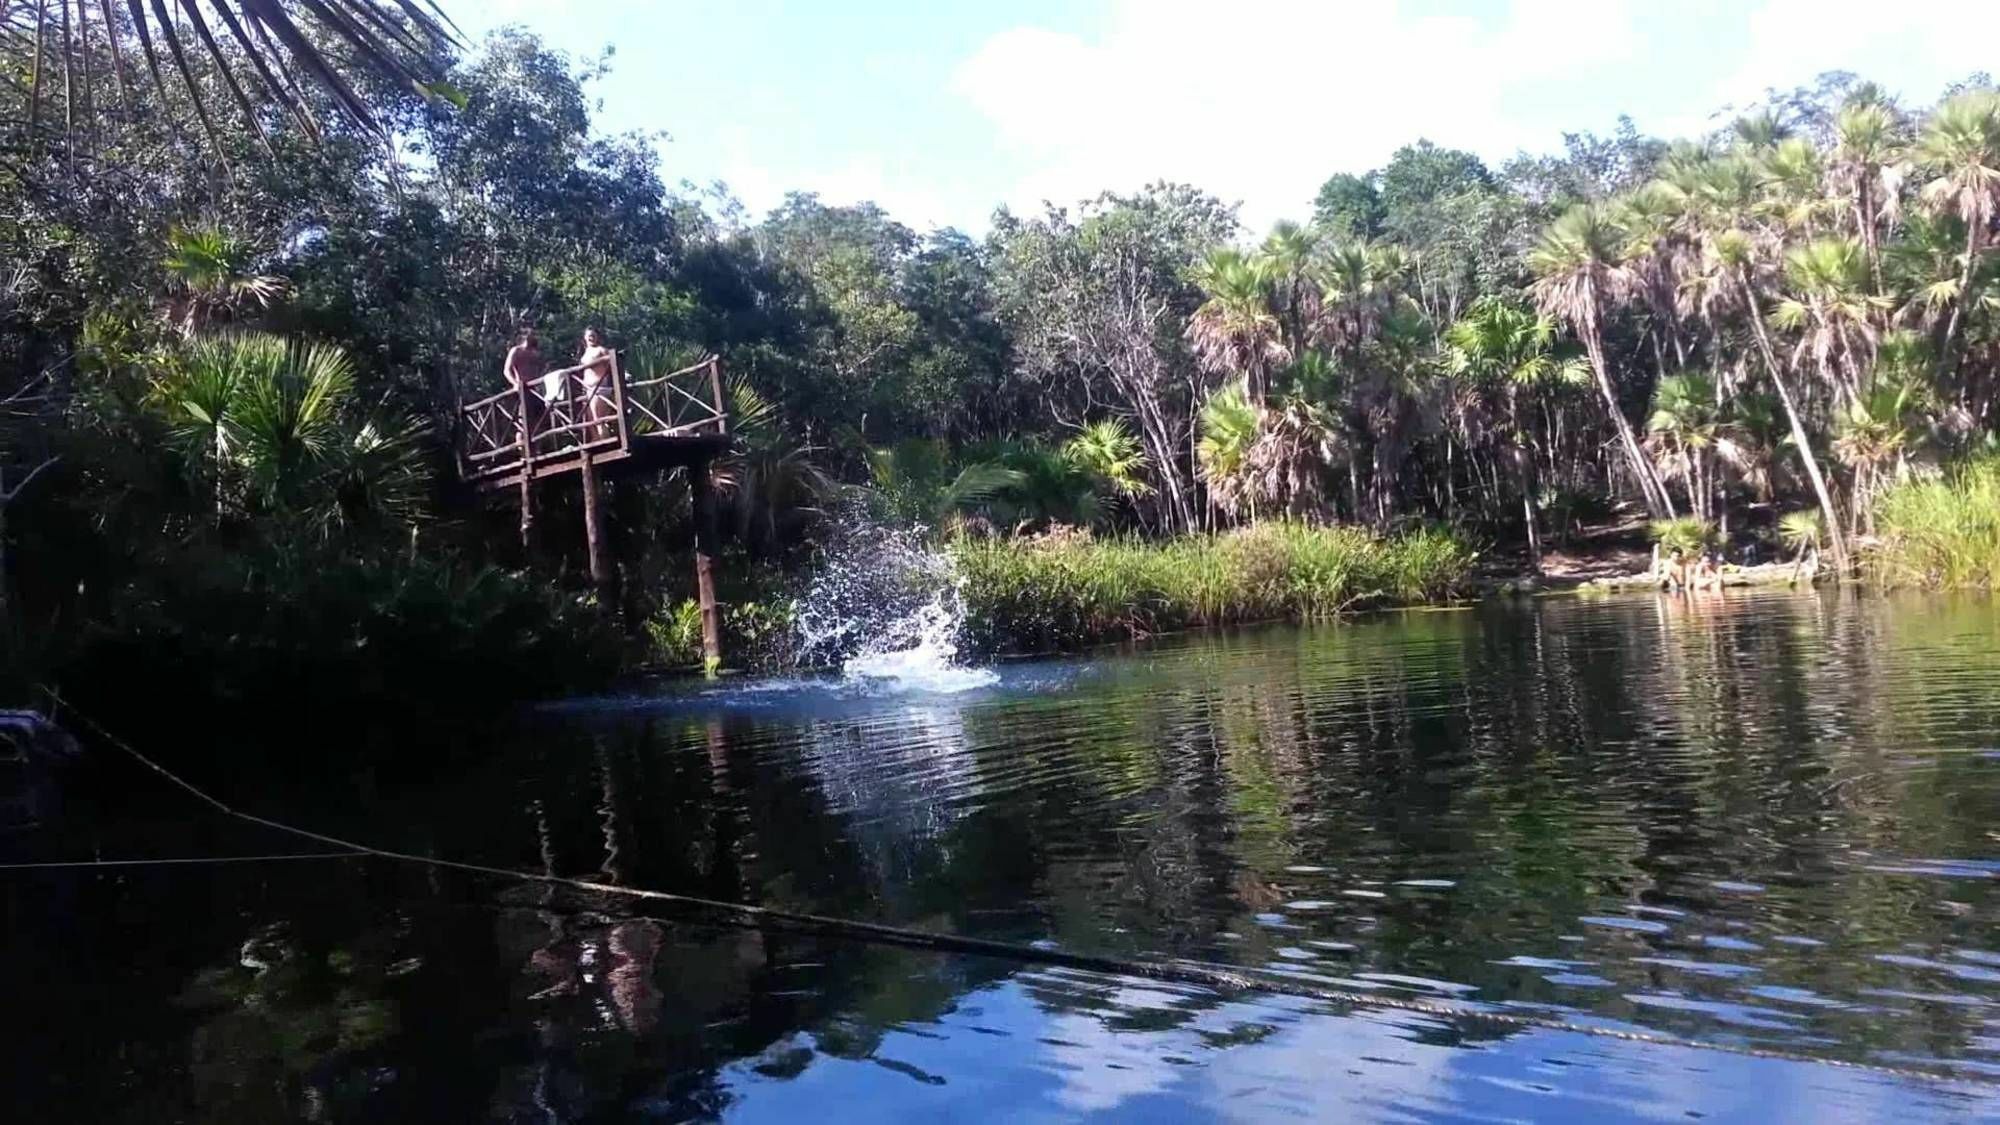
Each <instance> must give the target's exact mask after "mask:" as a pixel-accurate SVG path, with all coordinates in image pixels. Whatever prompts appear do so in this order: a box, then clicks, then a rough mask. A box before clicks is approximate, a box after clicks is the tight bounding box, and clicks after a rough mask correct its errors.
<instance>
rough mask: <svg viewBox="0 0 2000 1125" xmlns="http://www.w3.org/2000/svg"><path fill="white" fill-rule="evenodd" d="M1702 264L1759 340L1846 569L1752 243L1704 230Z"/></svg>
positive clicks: (1733, 230)
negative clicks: (1756, 273)
mask: <svg viewBox="0 0 2000 1125" xmlns="http://www.w3.org/2000/svg"><path fill="white" fill-rule="evenodd" d="M1717 217H1718V218H1721V219H1723V220H1724V221H1727V220H1728V219H1730V218H1732V217H1733V216H1731V215H1729V214H1727V213H1724V214H1721V215H1719V216H1717ZM1707 241H1708V246H1707V250H1706V255H1705V257H1706V261H1707V264H1708V268H1709V271H1710V273H1711V274H1712V275H1714V276H1717V277H1719V278H1721V279H1723V281H1722V284H1721V285H1719V286H1717V287H1716V291H1717V292H1718V293H1729V292H1733V293H1734V294H1735V297H1736V300H1737V302H1738V303H1739V304H1740V306H1741V308H1742V311H1743V313H1744V319H1745V320H1747V321H1748V322H1749V325H1750V336H1751V338H1752V339H1754V340H1755V341H1756V342H1757V353H1758V355H1759V356H1760V357H1761V358H1762V359H1763V361H1764V371H1765V374H1767V375H1768V376H1769V377H1770V379H1771V386H1772V388H1773V389H1774V390H1776V391H1777V392H1778V402H1779V405H1781V406H1783V407H1784V409H1785V420H1786V421H1787V422H1788V423H1789V424H1790V426H1791V431H1792V444H1793V446H1795V447H1796V448H1797V449H1798V451H1799V458H1800V460H1802V461H1803V462H1804V463H1805V467H1806V476H1807V478H1809V479H1810V480H1811V481H1812V486H1813V494H1814V496H1815V497H1817V498H1818V500H1819V506H1820V511H1821V512H1822V513H1823V514H1824V515H1825V517H1826V526H1827V529H1828V532H1829V535H1830V536H1831V539H1832V543H1833V555H1834V560H1835V562H1836V563H1837V564H1838V565H1839V566H1840V568H1841V569H1842V570H1845V569H1846V566H1847V543H1846V541H1845V540H1844V539H1842V538H1841V535H1840V513H1839V511H1838V510H1837V509H1836V508H1835V507H1834V505H1833V492H1832V491H1831V490H1830V489H1828V488H1827V486H1826V475H1825V474H1824V473H1822V472H1820V468H1819V458H1818V457H1817V456H1815V455H1814V453H1813V448H1812V436H1811V434H1809V433H1808V432H1807V431H1806V424H1805V418H1804V417H1803V416H1802V415H1801V413H1800V411H1799V402H1798V400H1797V398H1796V397H1794V396H1793V394H1792V389H1791V386H1790V384H1789V383H1788V382H1787V380H1786V379H1785V372H1784V370H1783V369H1782V368H1781V367H1779V365H1778V355H1777V350H1776V349H1775V348H1773V347H1772V346H1771V334H1770V332H1769V331H1768V330H1767V329H1766V327H1765V325H1764V313H1763V310H1762V308H1761V306H1760V305H1759V303H1758V300H1757V289H1756V286H1755V285H1754V284H1753V283H1752V282H1751V275H1750V271H1751V267H1752V264H1753V262H1754V260H1755V249H1754V248H1755V242H1754V241H1753V240H1752V238H1751V236H1750V235H1749V234H1748V233H1746V232H1745V231H1744V230H1742V229H1741V228H1740V227H1736V226H1725V227H1723V228H1721V229H1711V230H1710V231H1709V232H1708V239H1707Z"/></svg>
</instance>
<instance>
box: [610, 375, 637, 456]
mask: <svg viewBox="0 0 2000 1125" xmlns="http://www.w3.org/2000/svg"><path fill="white" fill-rule="evenodd" d="M611 405H612V406H613V407H614V408H616V412H617V414H618V450H619V452H621V453H629V452H631V450H632V429H631V425H630V424H629V423H628V422H627V421H626V419H625V365H624V363H622V362H621V361H620V360H619V356H618V353H617V352H612V353H611Z"/></svg>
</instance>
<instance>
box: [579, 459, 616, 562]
mask: <svg viewBox="0 0 2000 1125" xmlns="http://www.w3.org/2000/svg"><path fill="white" fill-rule="evenodd" d="M578 475H579V476H580V477H581V478H582V479H583V543H584V548H585V551H586V553H587V554H588V556H589V559H590V585H591V588H592V589H594V590H596V591H597V592H598V594H599V595H603V594H605V593H606V592H607V591H608V590H609V589H610V587H611V568H610V567H609V566H607V565H606V564H605V561H604V529H603V523H602V520H601V518H600V515H599V512H598V507H599V505H598V498H597V492H598V488H597V458H596V457H594V456H593V455H592V454H591V452H590V450H589V448H588V447H586V448H585V449H584V451H583V471H582V472H581V473H579V474H578Z"/></svg>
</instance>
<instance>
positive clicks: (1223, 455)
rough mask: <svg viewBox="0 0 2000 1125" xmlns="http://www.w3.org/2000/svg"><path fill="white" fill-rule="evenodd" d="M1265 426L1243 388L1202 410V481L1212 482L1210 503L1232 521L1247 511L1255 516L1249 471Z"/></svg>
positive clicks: (1230, 389) (1212, 399)
mask: <svg viewBox="0 0 2000 1125" xmlns="http://www.w3.org/2000/svg"><path fill="white" fill-rule="evenodd" d="M1261 422H1262V420H1261V418H1260V412H1259V411H1258V409H1257V405H1256V404H1255V403H1253V402H1251V401H1250V395H1249V393H1248V392H1246V391H1245V390H1244V389H1243V387H1242V385H1241V384H1232V385H1230V386H1227V387H1224V388H1222V389H1221V390H1219V391H1217V392H1215V393H1214V394H1212V395H1210V396H1208V402H1206V403H1205V404H1203V406H1202V408H1201V441H1200V443H1199V444H1198V445H1197V446H1196V457H1197V458H1198V459H1199V461H1200V462H1201V474H1202V479H1204V480H1205V481H1207V482H1208V495H1209V499H1210V500H1211V501H1212V502H1213V503H1214V504H1215V506H1216V507H1217V508H1220V509H1221V510H1222V512H1223V514H1224V515H1227V516H1229V517H1230V518H1232V519H1233V518H1235V517H1236V516H1237V514H1238V513H1240V512H1246V511H1247V512H1249V513H1250V514H1251V515H1252V516H1253V518H1254V516H1255V512H1256V489H1255V482H1253V481H1252V480H1251V479H1250V474H1249V471H1248V470H1249V459H1250V450H1251V447H1253V446H1254V445H1256V444H1257V435H1258V430H1259V429H1260V427H1261Z"/></svg>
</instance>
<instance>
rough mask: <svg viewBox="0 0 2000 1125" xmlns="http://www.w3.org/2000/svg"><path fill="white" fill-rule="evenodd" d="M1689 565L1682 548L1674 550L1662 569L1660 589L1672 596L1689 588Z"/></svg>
mask: <svg viewBox="0 0 2000 1125" xmlns="http://www.w3.org/2000/svg"><path fill="white" fill-rule="evenodd" d="M1687 584H1688V564H1687V559H1686V558H1685V557H1684V556H1683V555H1682V554H1681V551H1680V548H1678V547H1676V548H1674V551H1673V554H1672V555H1670V556H1669V557H1668V558H1667V564H1666V565H1665V566H1663V567H1661V568H1660V587H1661V589H1664V590H1666V591H1667V592H1668V593H1670V594H1678V593H1680V592H1681V591H1682V590H1683V589H1685V588H1686V587H1687Z"/></svg>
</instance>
